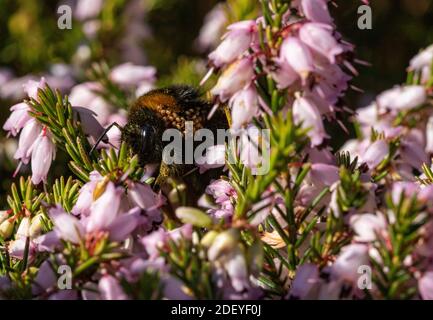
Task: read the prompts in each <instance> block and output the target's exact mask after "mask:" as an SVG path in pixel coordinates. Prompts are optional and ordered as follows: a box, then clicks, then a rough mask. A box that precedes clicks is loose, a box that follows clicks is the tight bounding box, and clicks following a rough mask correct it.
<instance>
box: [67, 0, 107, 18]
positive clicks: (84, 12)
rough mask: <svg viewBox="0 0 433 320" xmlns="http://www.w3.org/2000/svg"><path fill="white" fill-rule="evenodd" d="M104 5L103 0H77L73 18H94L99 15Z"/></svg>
mask: <svg viewBox="0 0 433 320" xmlns="http://www.w3.org/2000/svg"><path fill="white" fill-rule="evenodd" d="M103 5H104V0H79V1H78V3H77V7H76V9H75V12H74V13H75V14H74V15H75V18H76V19H77V20H80V21H83V20H86V19H90V18H95V17H96V16H98V15H99V13H100V12H101V10H102V6H103Z"/></svg>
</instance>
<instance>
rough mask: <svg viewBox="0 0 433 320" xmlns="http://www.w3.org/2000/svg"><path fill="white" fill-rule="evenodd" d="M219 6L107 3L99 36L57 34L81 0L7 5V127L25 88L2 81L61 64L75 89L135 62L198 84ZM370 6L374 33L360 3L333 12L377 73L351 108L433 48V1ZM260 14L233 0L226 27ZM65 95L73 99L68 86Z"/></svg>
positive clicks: (88, 29) (4, 180)
mask: <svg viewBox="0 0 433 320" xmlns="http://www.w3.org/2000/svg"><path fill="white" fill-rule="evenodd" d="M95 1H96V0H95ZM96 2H98V1H96ZM218 2H219V1H217V0H132V1H125V0H105V1H104V6H103V8H102V11H101V12H100V14H99V15H98V16H97V17H96V18H95V19H93V20H95V21H97V23H98V31H96V32H95V31H92V30H93V29H92V28H94V26H95V24H94V23H93V24H92V23H88V22H89V19H87V20H85V21H83V19H77V17H75V18H74V19H73V21H72V29H71V30H60V29H59V28H58V27H57V19H58V17H59V14H57V8H58V6H59V5H60V4H63V3H66V4H68V5H70V6H71V7H72V8H74V6H76V4H77V1H76V0H69V1H68V0H66V1H56V0H50V1H36V0H0V71H1V72H0V93H1V92H2V89H4V90H3V91H7V92H6V93H7V94H2V95H1V97H0V123H1V124H2V125H3V123H4V121H5V120H6V118H7V117H8V115H9V107H10V106H12V105H13V104H15V103H16V102H17V101H18V100H19V99H17V97H19V96H20V94H22V92H21V91H22V89H21V87H20V86H15V87H14V86H11V85H10V82H9V84H8V86H7V85H6V84H5V82H4V81H3V80H2V77H9V76H10V75H13V78H12V79H16V78H18V79H20V77H24V76H27V75H29V74H33V75H37V76H39V75H41V74H46V73H47V72H49V70H50V68H53V65H54V64H67V65H69V66H71V67H70V68H71V71H70V74H72V78H73V81H75V82H76V83H79V82H83V81H85V80H86V73H85V70H86V69H87V68H88V67H89V65H90V63H91V62H94V61H101V60H105V61H107V62H108V64H109V65H110V66H114V65H116V64H119V63H122V62H125V61H128V60H133V62H135V63H141V64H148V65H153V66H155V67H156V68H157V70H158V79H159V80H158V81H159V83H158V84H159V85H165V84H168V83H176V82H188V83H190V84H197V83H198V81H199V79H200V77H201V76H202V75H203V73H204V72H205V71H206V68H205V63H206V62H205V60H204V59H205V58H206V55H207V53H208V52H209V50H206V49H205V48H201V49H200V48H199V46H198V42H197V38H198V36H199V33H200V29H201V27H202V25H203V22H204V20H205V16H206V14H207V13H208V12H209V11H210V10H211V9H212V8H214V6H215V5H216V4H217V3H218ZM370 2H371V7H372V12H373V29H372V30H359V29H358V27H357V19H358V14H357V8H358V7H359V6H360V5H361V1H359V0H350V1H349V0H337V1H335V3H336V4H337V7H335V6H334V5H330V7H331V11H332V13H333V15H334V17H335V19H336V23H337V26H338V29H339V30H340V32H341V33H342V34H343V36H344V38H345V39H346V40H348V41H350V42H352V43H354V44H355V45H356V54H357V57H358V58H359V59H361V60H365V61H368V62H369V63H371V67H365V66H358V70H359V72H360V75H359V76H358V77H357V78H355V79H354V81H353V84H354V85H355V86H356V87H358V88H361V89H363V90H364V91H365V93H364V94H361V93H358V92H354V91H351V92H349V93H348V95H347V98H346V101H347V105H348V106H349V107H350V108H352V109H355V108H357V107H359V106H362V105H365V104H366V103H368V102H369V101H370V100H371V99H372V98H373V97H374V95H376V94H377V93H379V92H380V91H382V90H384V89H386V88H389V87H391V86H393V85H394V84H397V83H400V82H403V81H404V80H405V69H406V67H407V65H408V61H409V60H410V58H411V57H412V56H413V55H414V54H416V53H417V52H418V51H419V50H420V49H421V48H424V47H426V46H428V45H429V44H431V43H433V3H432V1H431V0H371V1H370ZM223 3H225V2H223ZM258 7H259V6H258V1H257V0H230V1H229V3H228V6H226V7H225V9H226V10H228V13H229V15H228V20H227V23H229V22H230V21H236V20H239V19H247V18H252V17H255V16H256V15H257V12H258ZM91 20H92V19H91ZM93 20H92V21H93ZM128 39H129V40H131V39H132V40H131V41H132V42H134V45H135V47H133V48H132V49H131V47H128V43H127V42H128V41H129V40H128ZM8 75H9V76H8ZM9 81H10V79H9ZM65 91H66V92H65V93H67V91H68V90H67V86H66V89H65ZM332 131H334V134H335V136H338V137H339V138H338V139H336V140H335V141H333V144H334V145H335V146H338V145H339V144H340V143H342V142H343V141H344V140H345V139H346V138H347V136H345V134H344V133H343V132H342V131H341V129H339V128H338V127H337V126H336V127H335V128H332ZM11 141H12V140H11V139H7V138H6V136H5V132H4V131H2V130H0V148H1V149H0V161H1V163H0V209H3V208H4V207H5V206H6V204H5V194H6V193H7V192H8V190H9V188H10V184H11V182H12V181H13V179H12V173H13V171H14V169H15V167H16V163H15V162H14V161H12V160H11V159H10V153H11V150H13V148H14V145H13V143H12V142H11ZM8 154H9V156H8ZM63 163H64V162H62V155H61V154H59V155H58V157H57V162H56V165H55V167H54V170H55V174H61V173H63V172H65V170H66V169H65V168H64V165H63ZM24 170H25V169H24ZM27 173H28V171H27ZM23 174H26V171H24V173H23Z"/></svg>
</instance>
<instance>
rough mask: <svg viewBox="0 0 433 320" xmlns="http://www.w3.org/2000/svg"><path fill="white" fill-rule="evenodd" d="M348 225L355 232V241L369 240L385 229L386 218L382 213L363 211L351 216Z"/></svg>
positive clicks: (372, 239)
mask: <svg viewBox="0 0 433 320" xmlns="http://www.w3.org/2000/svg"><path fill="white" fill-rule="evenodd" d="M350 225H351V226H352V228H353V230H354V231H355V233H356V236H355V238H354V239H355V240H356V241H360V242H371V241H374V240H376V238H377V234H379V235H380V234H381V233H382V232H383V231H384V230H385V228H386V220H385V218H384V217H383V215H382V214H372V213H364V214H357V215H353V216H351V217H350Z"/></svg>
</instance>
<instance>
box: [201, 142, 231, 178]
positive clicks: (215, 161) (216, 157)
mask: <svg viewBox="0 0 433 320" xmlns="http://www.w3.org/2000/svg"><path fill="white" fill-rule="evenodd" d="M225 156H226V148H225V145H222V144H217V145H214V146H210V147H208V148H207V149H206V152H205V154H204V155H200V156H199V157H198V158H197V159H196V160H195V162H196V165H197V166H198V167H199V168H200V173H203V172H205V171H207V170H209V169H214V168H220V167H222V166H224V164H225Z"/></svg>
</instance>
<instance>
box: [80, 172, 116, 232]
mask: <svg viewBox="0 0 433 320" xmlns="http://www.w3.org/2000/svg"><path fill="white" fill-rule="evenodd" d="M122 194H123V190H122V188H120V187H115V185H114V183H113V182H111V181H110V182H108V184H107V186H106V188H105V191H104V193H103V194H102V195H101V196H100V197H99V198H98V199H97V200H96V201H95V202H93V203H92V206H91V208H90V211H91V214H90V216H89V219H88V220H87V225H86V231H87V232H92V231H95V230H105V229H106V228H107V227H108V226H109V225H110V224H111V223H113V222H114V220H115V219H116V216H117V213H118V211H119V208H120V202H121V198H122Z"/></svg>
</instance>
